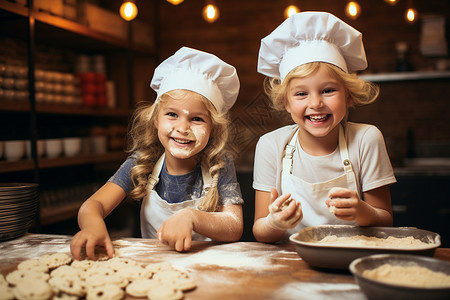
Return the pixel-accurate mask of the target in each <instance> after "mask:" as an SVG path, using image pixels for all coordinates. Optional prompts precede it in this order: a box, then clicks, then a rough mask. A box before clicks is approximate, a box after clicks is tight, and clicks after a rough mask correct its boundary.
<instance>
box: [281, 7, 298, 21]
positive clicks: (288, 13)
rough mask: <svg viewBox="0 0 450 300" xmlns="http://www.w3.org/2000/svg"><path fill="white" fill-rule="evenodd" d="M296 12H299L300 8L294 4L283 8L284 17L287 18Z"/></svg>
mask: <svg viewBox="0 0 450 300" xmlns="http://www.w3.org/2000/svg"><path fill="white" fill-rule="evenodd" d="M298 12H300V9H299V8H298V7H297V6H296V5H289V6H287V7H286V8H285V9H284V17H285V18H286V19H287V18H289V17H290V16H292V15H295V14H296V13H298Z"/></svg>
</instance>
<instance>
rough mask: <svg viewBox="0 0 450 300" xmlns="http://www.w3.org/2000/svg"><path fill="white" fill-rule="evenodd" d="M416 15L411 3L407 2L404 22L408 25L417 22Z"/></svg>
mask: <svg viewBox="0 0 450 300" xmlns="http://www.w3.org/2000/svg"><path fill="white" fill-rule="evenodd" d="M418 15H419V13H418V12H417V10H416V9H415V8H414V4H413V1H408V8H407V10H406V13H405V18H406V21H408V22H409V23H414V22H415V21H417V17H418Z"/></svg>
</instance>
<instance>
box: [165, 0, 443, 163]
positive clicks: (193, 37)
mask: <svg viewBox="0 0 450 300" xmlns="http://www.w3.org/2000/svg"><path fill="white" fill-rule="evenodd" d="M216 2H217V5H218V6H219V9H220V11H221V16H220V18H219V20H218V21H217V22H216V23H213V24H208V23H207V22H205V21H204V20H203V19H202V17H201V9H202V7H203V5H204V1H193V0H187V1H184V2H183V3H182V4H180V5H178V6H173V5H171V4H169V3H167V2H166V1H160V6H159V14H158V16H159V21H158V24H159V26H160V31H159V36H160V38H159V41H158V45H159V51H158V54H159V57H160V59H165V58H166V57H168V56H170V55H171V54H173V53H174V52H175V51H176V50H178V49H179V48H180V47H181V46H189V47H193V48H197V49H200V50H204V51H208V52H212V53H215V54H216V55H217V56H219V57H220V58H222V59H223V60H225V61H227V62H229V63H231V64H232V65H234V66H235V67H236V68H237V70H238V74H239V77H240V80H241V91H240V95H239V98H238V101H237V103H236V105H235V106H234V108H233V109H232V118H233V120H234V125H235V128H234V142H235V147H234V149H235V150H236V153H237V154H238V160H237V166H238V167H240V168H251V166H252V163H253V151H254V146H255V143H256V141H257V138H258V137H259V136H260V135H261V134H263V133H265V132H267V131H270V130H272V129H274V128H277V127H279V126H281V125H283V124H286V123H289V122H290V120H289V118H288V117H286V115H284V114H280V113H274V112H270V111H269V110H268V106H269V103H268V101H267V98H266V97H265V95H264V94H263V93H262V83H263V76H262V75H260V74H258V73H257V72H256V64H257V56H258V49H259V44H260V39H261V38H263V37H265V36H266V35H267V34H269V33H270V32H271V31H272V30H274V29H275V28H276V26H278V25H279V24H280V23H281V22H282V21H283V16H282V12H283V9H284V6H285V3H286V1H272V0H245V1H242V0H240V1H238V0H222V1H216ZM297 2H298V5H299V6H300V9H302V10H303V11H307V10H324V11H328V12H331V13H333V14H335V15H336V16H338V17H339V18H341V19H343V20H344V21H346V22H347V23H349V24H350V25H352V26H354V27H355V28H357V29H358V30H360V31H361V32H362V33H363V40H364V43H365V49H366V54H367V57H368V61H369V68H368V70H367V72H369V73H379V72H393V71H395V66H396V58H397V54H396V49H395V44H396V43H397V42H399V41H404V42H406V43H408V44H409V46H410V52H409V54H408V58H409V60H410V61H411V63H412V65H413V67H414V68H415V69H416V70H430V69H434V68H435V66H436V62H437V61H438V60H439V59H442V58H441V57H431V58H430V57H424V56H423V55H422V54H421V53H420V50H419V46H420V34H421V28H422V27H421V22H420V21H419V22H417V23H415V24H412V25H411V24H407V23H406V22H405V21H404V17H403V14H404V11H405V9H406V4H407V1H403V0H401V1H400V2H399V3H398V4H397V5H396V6H390V5H388V4H387V3H385V2H384V1H381V0H378V1H370V0H359V3H360V5H361V7H362V15H361V16H360V18H359V19H357V20H349V19H348V18H346V16H345V14H344V7H345V4H346V3H347V1H343V0H341V1H327V0H302V1H297ZM414 4H415V7H416V9H417V10H418V11H419V13H421V14H422V15H426V14H440V15H444V16H445V17H446V18H447V19H449V17H450V1H444V0H415V1H414ZM447 31H448V32H449V30H447ZM447 36H449V34H448V33H447ZM447 39H448V37H447ZM446 59H448V57H447V58H446ZM449 84H450V79H441V80H421V81H404V82H391V83H382V84H380V85H381V90H382V92H381V95H380V99H379V100H378V101H377V102H375V103H374V104H371V105H369V106H367V107H361V108H358V109H357V110H355V111H351V113H350V120H353V121H358V122H367V123H372V124H375V125H377V126H378V127H379V128H380V129H381V130H382V131H383V133H384V135H385V138H386V141H387V143H388V149H389V152H390V154H391V156H392V158H393V159H394V161H395V162H396V161H397V160H398V161H400V160H401V158H402V157H403V156H404V155H405V154H406V139H407V132H408V129H411V130H412V132H413V133H414V138H415V140H416V142H417V144H420V143H424V144H427V143H429V144H433V143H435V142H438V143H444V145H446V144H445V143H447V142H448V141H450V122H449V121H448V120H447V119H448V118H447V114H448V113H449V112H450V109H449V101H450V99H449V98H450V97H449V96H448V93H446V91H447V86H448V85H449Z"/></svg>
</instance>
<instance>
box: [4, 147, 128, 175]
mask: <svg viewBox="0 0 450 300" xmlns="http://www.w3.org/2000/svg"><path fill="white" fill-rule="evenodd" d="M126 156H127V154H126V153H125V152H124V151H113V152H107V153H103V154H89V155H78V156H74V157H57V158H46V157H43V158H40V159H38V167H39V168H40V169H47V168H58V167H66V166H75V165H84V164H98V163H107V162H117V161H124V160H125V159H126ZM33 169H34V162H33V160H31V159H23V160H20V161H14V162H10V161H0V173H10V172H19V171H31V170H33Z"/></svg>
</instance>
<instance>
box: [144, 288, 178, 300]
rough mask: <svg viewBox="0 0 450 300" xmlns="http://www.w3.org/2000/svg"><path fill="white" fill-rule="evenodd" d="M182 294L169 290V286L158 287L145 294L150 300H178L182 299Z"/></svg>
mask: <svg viewBox="0 0 450 300" xmlns="http://www.w3.org/2000/svg"><path fill="white" fill-rule="evenodd" d="M183 296H184V295H183V292H182V291H180V290H176V289H173V288H171V287H170V286H166V285H160V286H157V287H155V288H152V289H151V290H149V291H148V293H147V298H148V299H150V300H179V299H182V298H183Z"/></svg>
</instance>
